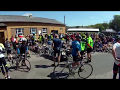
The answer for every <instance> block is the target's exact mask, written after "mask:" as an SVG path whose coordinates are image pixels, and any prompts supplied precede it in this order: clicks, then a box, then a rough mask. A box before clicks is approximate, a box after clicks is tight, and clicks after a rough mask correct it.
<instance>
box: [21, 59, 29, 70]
mask: <svg viewBox="0 0 120 90" xmlns="http://www.w3.org/2000/svg"><path fill="white" fill-rule="evenodd" d="M19 68H20V69H23V70H24V71H25V72H29V71H30V69H31V64H30V62H29V60H25V62H23V60H21V61H20V62H19Z"/></svg>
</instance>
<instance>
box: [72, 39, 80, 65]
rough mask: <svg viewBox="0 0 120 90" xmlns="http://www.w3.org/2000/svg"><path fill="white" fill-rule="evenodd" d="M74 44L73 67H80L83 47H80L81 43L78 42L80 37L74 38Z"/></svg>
mask: <svg viewBox="0 0 120 90" xmlns="http://www.w3.org/2000/svg"><path fill="white" fill-rule="evenodd" d="M73 40H74V41H73V42H72V56H73V61H74V63H73V64H72V66H73V67H74V66H76V65H79V64H80V62H79V61H80V60H81V59H80V58H81V54H80V51H81V46H80V42H79V41H78V40H79V37H74V38H73Z"/></svg>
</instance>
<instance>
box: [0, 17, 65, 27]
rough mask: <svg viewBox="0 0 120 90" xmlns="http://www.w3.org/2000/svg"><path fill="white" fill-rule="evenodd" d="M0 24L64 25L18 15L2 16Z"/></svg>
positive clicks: (54, 21) (52, 20) (45, 19)
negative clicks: (37, 23) (34, 23)
mask: <svg viewBox="0 0 120 90" xmlns="http://www.w3.org/2000/svg"><path fill="white" fill-rule="evenodd" d="M0 22H39V23H50V24H62V25H64V24H63V23H61V22H59V21H57V20H55V19H48V18H41V17H33V16H32V17H29V16H17V15H0Z"/></svg>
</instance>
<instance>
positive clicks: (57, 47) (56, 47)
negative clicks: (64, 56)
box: [52, 34, 62, 66]
mask: <svg viewBox="0 0 120 90" xmlns="http://www.w3.org/2000/svg"><path fill="white" fill-rule="evenodd" d="M61 46H62V43H61V40H60V39H59V36H58V34H56V35H55V38H54V39H53V43H52V47H53V50H54V57H53V60H54V64H52V66H55V61H56V60H55V58H57V60H58V65H59V63H60V59H61V52H60V50H61ZM57 54H58V57H57V56H56V55H57ZM58 65H57V66H58Z"/></svg>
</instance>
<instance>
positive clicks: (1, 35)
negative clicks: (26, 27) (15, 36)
mask: <svg viewBox="0 0 120 90" xmlns="http://www.w3.org/2000/svg"><path fill="white" fill-rule="evenodd" d="M0 43H3V44H4V43H5V36H4V32H0Z"/></svg>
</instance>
